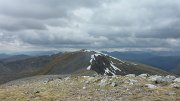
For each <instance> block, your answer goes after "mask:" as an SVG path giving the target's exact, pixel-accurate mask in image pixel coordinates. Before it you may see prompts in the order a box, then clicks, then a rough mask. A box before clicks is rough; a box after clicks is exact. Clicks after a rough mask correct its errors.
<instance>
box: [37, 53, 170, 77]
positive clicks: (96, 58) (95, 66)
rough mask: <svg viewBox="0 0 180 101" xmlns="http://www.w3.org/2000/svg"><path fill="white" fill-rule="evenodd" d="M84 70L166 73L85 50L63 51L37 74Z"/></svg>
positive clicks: (120, 73)
mask: <svg viewBox="0 0 180 101" xmlns="http://www.w3.org/2000/svg"><path fill="white" fill-rule="evenodd" d="M84 70H91V71H95V72H96V73H98V74H101V75H126V74H131V73H133V74H142V73H148V74H160V75H166V74H168V73H167V72H165V71H162V70H160V69H156V68H153V67H150V66H146V65H143V64H135V63H132V62H128V61H122V60H119V59H116V58H114V57H112V56H109V55H106V54H103V53H100V52H95V51H87V50H81V51H77V52H71V53H65V54H63V55H60V56H57V57H55V58H54V59H53V60H52V61H51V62H49V63H48V64H47V65H46V66H45V67H44V68H43V69H42V70H40V71H39V74H73V73H76V72H77V71H84ZM78 73H79V72H78Z"/></svg>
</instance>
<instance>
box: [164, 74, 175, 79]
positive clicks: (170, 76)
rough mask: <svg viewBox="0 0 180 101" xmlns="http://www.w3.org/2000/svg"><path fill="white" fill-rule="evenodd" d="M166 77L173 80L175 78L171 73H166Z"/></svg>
mask: <svg viewBox="0 0 180 101" xmlns="http://www.w3.org/2000/svg"><path fill="white" fill-rule="evenodd" d="M166 78H168V79H171V80H175V79H176V77H175V76H172V75H167V76H166Z"/></svg>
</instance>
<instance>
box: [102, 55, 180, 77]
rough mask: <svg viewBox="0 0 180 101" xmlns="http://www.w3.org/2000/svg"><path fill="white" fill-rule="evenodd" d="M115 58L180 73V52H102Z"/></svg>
mask: <svg viewBox="0 0 180 101" xmlns="http://www.w3.org/2000/svg"><path fill="white" fill-rule="evenodd" d="M104 53H106V54H109V55H112V56H114V57H116V58H121V59H124V60H127V61H134V62H139V63H143V64H146V65H150V66H153V67H157V68H160V69H163V70H165V71H168V72H173V73H176V74H177V75H180V54H179V53H180V52H153V53H152V52H104Z"/></svg>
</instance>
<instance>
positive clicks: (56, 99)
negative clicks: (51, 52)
mask: <svg viewBox="0 0 180 101" xmlns="http://www.w3.org/2000/svg"><path fill="white" fill-rule="evenodd" d="M132 100H133V101H180V78H176V77H174V76H166V77H164V76H157V75H153V76H149V75H147V74H141V75H138V76H135V75H134V74H129V75H126V76H95V77H89V76H61V75H49V76H48V75H47V76H37V77H30V78H26V79H21V80H16V81H12V82H9V83H6V84H4V85H1V86H0V101H132Z"/></svg>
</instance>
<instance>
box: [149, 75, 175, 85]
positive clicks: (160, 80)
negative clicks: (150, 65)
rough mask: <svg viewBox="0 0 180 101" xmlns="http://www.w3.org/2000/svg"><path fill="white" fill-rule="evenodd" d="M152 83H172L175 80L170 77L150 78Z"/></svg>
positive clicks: (155, 76)
mask: <svg viewBox="0 0 180 101" xmlns="http://www.w3.org/2000/svg"><path fill="white" fill-rule="evenodd" d="M149 80H150V81H154V82H155V83H172V82H173V79H172V78H171V77H170V78H169V77H163V76H157V75H154V76H150V77H149Z"/></svg>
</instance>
